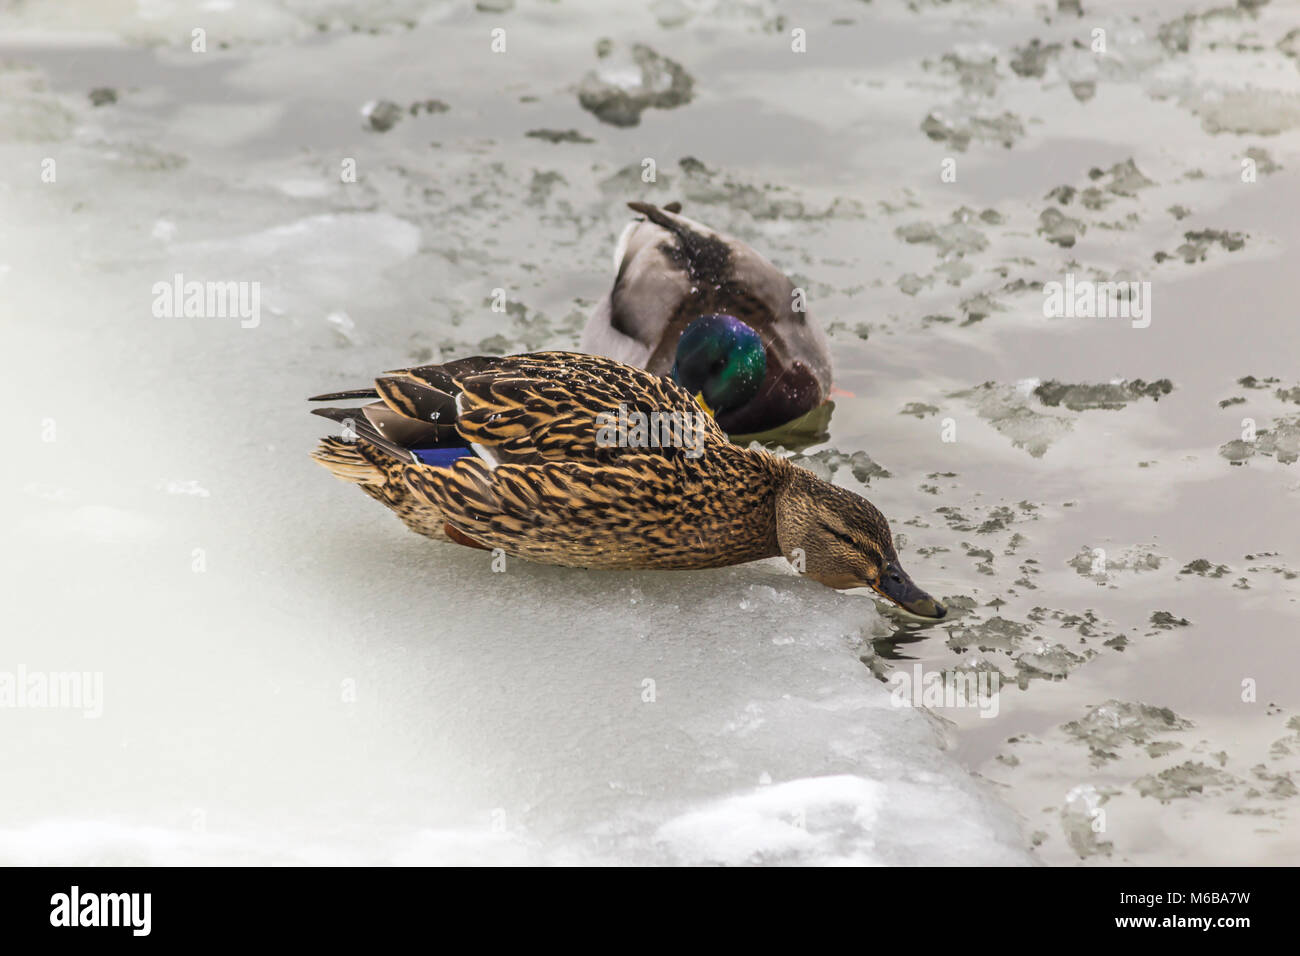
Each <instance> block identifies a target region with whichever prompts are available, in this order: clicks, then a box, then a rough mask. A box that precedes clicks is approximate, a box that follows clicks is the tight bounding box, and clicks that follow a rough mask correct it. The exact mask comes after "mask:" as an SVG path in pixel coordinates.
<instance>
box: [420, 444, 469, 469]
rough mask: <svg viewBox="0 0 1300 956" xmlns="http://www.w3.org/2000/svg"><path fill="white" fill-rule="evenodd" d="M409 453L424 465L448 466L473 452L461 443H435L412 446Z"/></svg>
mask: <svg viewBox="0 0 1300 956" xmlns="http://www.w3.org/2000/svg"><path fill="white" fill-rule="evenodd" d="M411 453H412V454H413V455H415V457H416V458H418V459H419V460H420V461H422V462H423V463H424V464H426V465H432V466H433V467H434V468H450V467H451V466H452V465H454V464H456V462H457V461H458V460H459V459H461V458H468V457H470V456H472V455H473V454H474V452H473V451H472V450H471V449H469V448H466V447H464V446H461V445H452V446H450V447H449V446H447V445H435V446H433V447H431V448H412V449H411Z"/></svg>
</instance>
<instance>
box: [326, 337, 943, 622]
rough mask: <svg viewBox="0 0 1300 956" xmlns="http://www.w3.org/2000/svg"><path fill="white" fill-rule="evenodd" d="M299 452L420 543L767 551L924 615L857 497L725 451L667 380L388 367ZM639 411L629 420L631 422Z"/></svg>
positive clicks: (551, 357)
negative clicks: (310, 447) (330, 429)
mask: <svg viewBox="0 0 1300 956" xmlns="http://www.w3.org/2000/svg"><path fill="white" fill-rule="evenodd" d="M344 399H354V400H355V399H372V400H373V401H371V402H370V403H369V404H365V405H361V406H359V407H352V408H320V409H315V410H314V411H315V413H316V414H318V415H323V416H325V417H326V418H330V419H333V420H335V421H338V422H342V423H343V424H344V437H343V438H326V439H324V440H322V441H321V443H320V445H319V447H318V448H317V449H316V451H315V452H314V453H313V457H314V458H315V459H316V460H317V461H319V462H320V463H321V464H323V465H324V466H325V467H326V468H328V469H329V470H330V471H331V472H333V473H334V474H335V475H337V476H338V477H340V478H342V479H344V480H346V481H350V482H354V483H356V484H359V485H360V486H361V488H362V490H363V491H365V492H366V494H368V495H370V496H371V497H372V498H376V499H378V500H379V501H381V502H383V503H384V504H386V505H387V506H388V507H389V508H391V509H392V510H393V511H395V512H396V513H397V515H398V517H400V518H401V519H402V520H403V521H404V522H406V524H407V526H408V527H410V528H411V529H412V530H413V531H417V532H419V533H420V534H424V535H428V536H429V537H432V538H440V539H443V540H451V541H455V542H457V543H459V544H464V545H469V546H472V547H479V548H501V549H502V550H503V551H504V552H505V553H506V554H509V555H512V556H517V557H521V558H527V559H529V560H533V561H539V562H543V563H546V564H559V565H566V566H569V567H584V568H623V569H635V568H713V567H721V566H723V565H730V564H740V563H742V562H745V561H754V560H757V559H760V558H769V557H775V556H777V555H785V556H786V557H788V558H789V559H790V560H791V561H792V562H793V563H794V565H795V567H796V568H799V569H800V570H802V571H804V572H805V573H806V574H808V575H809V576H810V577H813V578H815V579H816V580H818V581H821V582H822V583H823V584H826V585H828V586H830V587H834V588H852V587H861V586H867V587H871V588H874V589H875V590H876V591H878V592H879V593H880V594H882V595H884V596H885V597H886V598H888V599H889V600H891V601H893V602H894V603H895V604H898V605H899V606H901V607H903V608H905V609H907V610H909V611H911V612H912V613H914V614H919V615H921V616H924V617H931V618H939V617H943V615H944V613H945V612H944V609H943V607H942V606H941V605H940V604H939V603H938V602H937V601H935V600H934V599H933V598H931V597H930V596H929V595H927V594H926V593H925V592H923V591H921V590H920V589H919V588H917V587H916V585H914V584H913V583H912V581H911V579H910V578H908V576H907V575H906V574H905V573H904V572H903V570H902V569H901V568H900V567H899V565H898V555H897V554H896V553H895V551H894V545H893V540H892V538H891V536H890V533H889V524H888V522H886V520H885V518H884V517H883V516H882V515H881V514H880V512H879V511H877V510H876V508H875V506H873V505H872V504H871V503H870V502H869V501H867V500H865V499H864V498H861V497H859V496H858V495H855V494H853V493H851V492H848V491H845V490H844V489H842V488H837V487H836V486H835V485H832V484H829V483H828V482H825V481H822V480H821V479H820V478H818V477H816V476H815V475H813V474H812V472H810V471H807V470H805V469H802V468H799V467H797V466H795V465H792V464H791V463H789V462H788V461H786V460H785V459H783V458H779V457H777V456H775V455H771V454H769V453H767V452H764V451H751V450H749V449H747V448H741V447H740V446H738V445H734V444H732V443H731V442H729V441H728V440H727V437H726V435H725V434H724V433H723V431H722V429H721V428H719V427H718V425H717V423H716V422H714V420H713V419H712V418H710V417H709V416H708V415H706V414H704V413H703V412H702V411H701V409H700V408H699V406H698V405H697V404H696V403H695V401H694V399H693V398H692V397H691V394H690V393H689V392H687V391H686V390H685V389H683V388H682V387H681V386H679V385H677V384H676V383H674V382H673V381H672V380H671V379H667V378H660V377H658V376H655V375H651V374H650V373H649V372H646V371H643V370H641V369H637V368H632V367H630V366H627V365H623V364H621V363H619V362H615V361H614V360H612V359H608V358H603V357H600V356H595V355H580V354H578V353H574V352H536V353H531V354H525V355H512V356H507V357H504V358H494V357H477V358H466V359H460V360H459V361H455V362H447V363H445V364H443V365H425V366H422V367H420V368H409V369H401V370H399V371H395V372H389V373H387V374H385V375H383V376H380V377H379V378H377V379H375V383H374V386H373V387H372V388H362V389H356V390H353V391H346V392H336V393H333V394H330V395H319V396H317V397H316V398H315V399H313V401H338V400H344ZM642 416H644V418H642Z"/></svg>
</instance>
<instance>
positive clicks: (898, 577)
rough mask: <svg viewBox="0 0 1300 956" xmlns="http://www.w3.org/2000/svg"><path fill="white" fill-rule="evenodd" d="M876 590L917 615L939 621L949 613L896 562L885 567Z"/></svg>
mask: <svg viewBox="0 0 1300 956" xmlns="http://www.w3.org/2000/svg"><path fill="white" fill-rule="evenodd" d="M875 590H876V591H877V593H879V594H881V595H882V596H884V597H886V598H888V599H889V600H890V601H892V602H893V603H894V604H897V605H898V606H899V607H901V608H902V609H903V610H904V611H907V612H908V613H909V614H915V615H916V616H917V617H925V618H930V619H931V620H935V621H937V620H939V619H940V618H942V617H944V615H946V614H947V613H948V609H947V608H946V607H944V606H943V605H942V604H940V603H939V602H938V601H936V600H935V599H934V598H932V597H930V595H928V594H926V593H925V592H924V591H922V590H921V589H920V588H918V587H917V586H916V585H915V584H913V583H912V579H911V578H910V577H908V576H907V572H906V571H904V570H903V569H902V568H900V567H899V566H898V565H896V564H890V565H889V566H888V567H886V568H885V572H884V574H882V575H881V576H880V581H879V582H878V583H877V584H876V585H875Z"/></svg>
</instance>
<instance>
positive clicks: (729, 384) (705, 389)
mask: <svg viewBox="0 0 1300 956" xmlns="http://www.w3.org/2000/svg"><path fill="white" fill-rule="evenodd" d="M766 374H767V351H766V350H765V349H764V348H763V340H762V338H761V337H760V336H759V334H758V333H757V332H755V331H754V330H753V329H752V328H750V327H749V326H748V325H746V324H745V323H744V322H742V321H740V319H738V318H736V317H735V316H734V315H702V316H700V317H699V318H698V319H696V320H695V321H694V322H692V323H691V324H690V325H688V326H687V327H686V329H685V331H683V332H682V337H681V338H680V339H679V340H678V341H677V357H676V360H675V361H674V362H673V372H672V376H673V380H674V381H676V382H677V384H678V385H680V386H682V388H684V389H686V390H687V391H688V392H690V393H691V394H692V395H694V396H695V399H696V401H698V402H700V403H701V404H702V405H703V406H704V409H705V411H707V412H709V413H710V414H711V415H713V416H714V418H718V419H719V420H720V421H721V419H722V418H723V417H724V416H726V414H727V413H728V412H732V411H735V410H736V409H739V408H742V407H743V406H744V405H745V404H746V403H747V402H749V401H750V400H751V399H753V398H754V397H755V396H756V395H757V394H758V392H759V389H760V388H761V387H762V385H763V378H764V376H766ZM723 427H724V428H725V427H726V426H725V425H724V426H723Z"/></svg>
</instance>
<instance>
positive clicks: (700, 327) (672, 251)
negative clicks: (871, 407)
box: [582, 202, 831, 435]
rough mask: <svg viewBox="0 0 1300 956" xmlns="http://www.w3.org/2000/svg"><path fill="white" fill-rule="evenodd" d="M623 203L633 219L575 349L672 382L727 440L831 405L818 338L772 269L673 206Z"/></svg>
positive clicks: (827, 367) (826, 355) (823, 342)
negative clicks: (699, 404)
mask: <svg viewBox="0 0 1300 956" xmlns="http://www.w3.org/2000/svg"><path fill="white" fill-rule="evenodd" d="M628 205H629V206H630V207H631V208H632V209H634V210H635V211H637V212H639V213H641V215H642V217H643V218H640V219H637V220H635V221H633V222H632V223H630V224H629V225H628V227H627V228H626V229H624V230H623V235H622V237H621V238H620V239H619V242H618V248H617V250H616V251H615V253H614V268H615V270H616V272H617V275H616V276H615V278H614V287H613V288H612V289H611V290H610V291H609V294H608V295H606V296H605V297H604V298H603V299H602V300H601V301H600V304H599V305H598V306H596V311H595V312H593V313H592V315H591V318H590V319H589V320H588V322H587V327H586V329H585V330H584V331H583V334H582V349H583V351H585V352H592V353H595V354H598V355H608V356H610V357H611V358H616V359H618V360H619V361H621V362H626V363H627V364H629V365H635V366H637V367H638V368H644V369H646V370H647V371H649V372H653V373H654V374H655V375H671V376H672V377H673V378H674V379H675V380H676V381H677V382H678V383H679V384H681V385H682V386H683V387H684V388H685V389H686V390H687V391H689V392H690V393H691V394H692V395H696V396H699V397H700V398H701V399H702V401H703V404H705V405H706V406H707V407H708V409H709V410H710V411H712V413H713V414H714V417H716V418H717V420H718V424H719V425H721V426H722V428H723V430H725V431H726V432H728V433H729V434H731V435H750V434H754V433H759V432H766V431H769V430H771V429H774V428H777V427H778V426H781V425H785V424H787V423H789V422H791V421H793V420H794V419H797V418H800V417H801V416H803V415H806V414H808V413H809V412H811V411H812V410H813V409H815V408H817V407H819V406H820V405H822V404H823V403H824V402H825V401H826V400H827V399H828V398H829V397H830V390H831V356H830V346H829V343H828V342H827V339H826V333H825V332H823V331H822V329H821V328H820V326H818V324H817V323H816V321H815V320H813V319H812V318H811V317H810V316H809V315H808V313H807V312H806V311H804V310H803V297H802V296H798V297H796V295H795V287H794V283H792V282H791V281H790V280H789V278H787V277H786V275H785V274H784V273H783V272H781V270H780V269H778V268H777V267H776V266H774V265H773V264H772V263H771V262H769V261H768V260H767V259H765V258H763V256H761V255H759V254H758V253H757V252H755V251H754V250H753V249H752V248H751V247H750V246H748V245H746V244H745V243H743V242H741V241H740V240H739V239H734V238H732V237H730V236H724V235H721V234H719V233H717V232H714V231H713V230H712V229H710V228H709V227H708V226H705V225H702V224H701V223H698V222H695V221H693V220H691V219H687V218H686V217H685V216H682V215H679V212H680V210H681V206H680V205H679V204H678V203H670V204H668V205H667V206H664V207H663V208H662V209H661V208H659V207H658V206H652V205H650V204H649V203H641V202H633V203H628Z"/></svg>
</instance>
